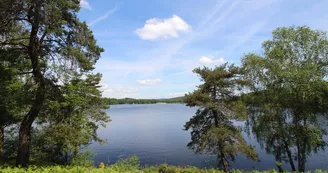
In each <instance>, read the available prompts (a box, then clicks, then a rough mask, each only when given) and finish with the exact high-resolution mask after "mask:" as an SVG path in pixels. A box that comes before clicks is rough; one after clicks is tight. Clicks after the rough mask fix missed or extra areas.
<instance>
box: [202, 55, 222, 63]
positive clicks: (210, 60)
mask: <svg viewBox="0 0 328 173" xmlns="http://www.w3.org/2000/svg"><path fill="white" fill-rule="evenodd" d="M199 62H200V63H201V64H206V65H210V64H215V63H218V64H222V63H225V62H226V61H225V60H224V59H223V58H218V59H214V58H213V57H207V56H202V57H201V58H200V59H199Z"/></svg>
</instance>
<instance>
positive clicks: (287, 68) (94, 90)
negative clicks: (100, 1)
mask: <svg viewBox="0 0 328 173" xmlns="http://www.w3.org/2000/svg"><path fill="white" fill-rule="evenodd" d="M79 10H80V4H79V1H78V0H57V1H53V0H0V16H1V17H0V82H1V83H0V98H1V99H0V166H1V165H4V166H3V167H1V168H0V169H1V170H0V172H2V170H3V172H11V171H13V170H16V169H17V170H16V171H19V170H20V168H15V166H17V167H22V168H28V167H29V168H28V169H26V170H30V169H32V170H31V171H32V172H33V170H37V169H39V168H35V169H34V168H33V166H36V167H42V166H52V165H59V167H60V166H68V167H67V169H70V167H69V166H72V170H73V168H74V169H75V168H76V167H75V166H81V169H85V170H84V171H85V172H86V170H87V168H83V165H86V167H87V166H89V167H94V165H93V164H92V162H91V163H90V159H89V158H90V155H88V153H87V152H82V151H85V150H84V149H85V148H86V147H87V146H88V145H89V144H90V143H91V142H99V143H105V142H106V140H105V139H101V138H100V137H99V136H98V134H97V129H98V128H99V127H105V126H106V124H107V123H108V122H110V121H111V119H110V117H109V116H108V115H107V114H106V113H105V111H104V110H106V109H108V108H109V105H112V104H151V103H182V102H183V103H185V104H186V106H189V107H196V108H197V109H198V110H197V112H196V113H195V115H194V116H193V117H192V118H191V119H190V120H189V121H188V122H186V124H185V125H184V130H186V131H189V132H190V135H191V140H190V142H189V143H188V144H187V146H188V148H190V149H191V150H193V151H194V152H195V153H201V154H210V155H216V156H217V161H218V163H217V169H215V170H213V172H214V171H218V172H219V170H222V171H224V172H230V171H231V169H232V167H231V163H232V162H233V161H234V160H236V159H238V154H240V153H242V154H243V155H245V156H246V157H247V158H248V159H250V160H254V161H259V158H258V154H257V153H256V152H255V151H254V149H253V147H252V146H251V145H250V144H248V143H247V142H246V141H245V139H244V138H243V136H242V130H243V129H241V128H239V127H238V126H235V125H234V124H233V120H240V121H246V122H247V123H246V124H247V127H248V130H251V131H252V132H253V133H255V134H256V138H257V140H258V141H259V142H260V143H261V145H262V146H264V148H265V150H266V152H267V153H269V154H271V155H273V156H274V158H275V160H276V167H277V171H279V172H283V171H284V170H285V169H286V168H283V167H282V163H287V164H288V169H289V170H292V171H299V172H304V171H306V166H305V165H306V164H305V163H306V161H307V160H308V157H309V156H310V155H311V153H312V152H321V151H323V150H324V149H325V147H326V145H327V141H326V140H324V138H323V136H324V135H325V134H326V133H327V132H326V130H325V129H324V128H322V127H321V126H320V123H324V122H326V121H327V118H328V117H327V109H328V99H327V98H328V82H327V77H328V76H327V75H328V37H327V32H326V31H320V30H313V29H311V28H309V27H308V26H291V27H279V28H276V29H275V30H274V31H273V32H272V38H270V39H269V40H266V41H264V42H263V44H262V51H261V52H260V53H254V52H253V53H246V54H245V55H244V56H243V57H241V64H240V65H239V66H237V65H234V64H229V63H224V64H222V65H217V66H216V67H214V68H209V67H205V66H204V67H199V68H195V69H194V70H193V72H194V73H195V74H196V75H198V77H199V78H200V81H201V84H200V85H198V86H197V87H196V88H195V90H194V91H192V92H189V93H187V94H186V95H185V96H184V97H178V98H172V99H132V98H124V99H115V98H104V97H102V91H101V90H100V87H101V85H100V82H101V78H102V75H101V74H100V73H95V72H94V69H95V64H96V63H97V61H98V60H99V59H100V58H101V53H102V52H104V49H103V48H101V47H100V46H98V44H97V41H96V39H95V37H94V35H93V32H92V31H91V30H90V28H89V27H88V25H87V24H86V22H82V21H80V20H79V18H78V17H77V13H78V11H79ZM108 140H110V139H108ZM83 161H84V162H83ZM130 161H131V160H130ZM132 162H136V160H132ZM122 163H124V164H122V165H123V167H124V166H126V165H127V167H129V163H126V162H125V161H122ZM118 164H120V163H118ZM122 165H121V166H122ZM133 165H134V166H135V165H137V168H135V167H133ZM133 165H132V166H131V165H130V166H131V167H133V170H134V168H135V172H138V171H140V172H141V171H142V170H140V169H139V167H138V164H133ZM118 167H119V166H118ZM118 167H115V166H114V167H107V168H108V169H111V170H109V172H111V171H113V170H114V171H115V169H116V168H117V169H118ZM131 167H129V168H131ZM45 169H46V168H45ZM52 169H57V168H55V167H54V168H49V170H50V172H51V170H52ZM58 169H65V168H63V167H60V168H58ZM76 169H80V168H76ZM90 169H95V168H90ZM117 169H116V171H117V172H120V171H118V170H117ZM122 169H123V168H122ZM131 169H132V168H131ZM145 169H146V170H144V171H145V172H147V169H148V171H149V172H174V171H176V172H183V171H184V170H185V172H188V171H189V172H192V171H194V172H201V171H204V172H207V171H208V172H210V170H200V169H198V168H179V167H170V166H167V165H166V166H165V165H164V166H159V167H151V168H145ZM191 169H193V170H191ZM24 170H25V169H24ZM61 171H64V170H61ZM96 171H97V170H94V172H96ZM114 171H113V172H114ZM129 171H130V172H133V171H131V170H130V169H128V168H127V170H124V172H129ZM36 172H37V171H36ZM39 172H40V171H39ZM67 172H70V171H67ZM81 172H82V171H81ZM122 172H123V171H122Z"/></svg>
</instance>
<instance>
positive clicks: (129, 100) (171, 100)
mask: <svg viewBox="0 0 328 173" xmlns="http://www.w3.org/2000/svg"><path fill="white" fill-rule="evenodd" d="M183 98H184V97H174V98H169V99H133V98H123V99H116V98H105V100H106V103H107V104H109V105H116V104H156V103H183Z"/></svg>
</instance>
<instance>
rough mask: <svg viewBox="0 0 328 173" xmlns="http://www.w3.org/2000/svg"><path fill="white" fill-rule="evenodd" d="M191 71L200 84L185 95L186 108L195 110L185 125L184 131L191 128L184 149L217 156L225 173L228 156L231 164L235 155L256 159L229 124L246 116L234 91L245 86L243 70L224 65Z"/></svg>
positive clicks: (244, 108)
mask: <svg viewBox="0 0 328 173" xmlns="http://www.w3.org/2000/svg"><path fill="white" fill-rule="evenodd" d="M193 72H194V73H197V74H198V75H199V76H200V78H201V81H203V84H201V85H200V86H198V89H197V90H195V91H194V92H193V93H189V94H187V95H186V96H185V103H186V104H187V106H190V107H194V106H197V107H199V109H198V110H197V112H196V115H195V116H194V117H192V118H191V119H190V120H189V121H188V122H187V123H186V124H185V130H189V129H191V142H190V143H189V144H188V147H189V148H191V149H193V150H195V151H196V153H209V154H217V155H218V159H219V164H218V166H220V167H221V166H223V168H224V170H225V171H226V172H228V171H229V157H230V159H231V160H232V161H233V160H234V159H235V155H236V154H237V153H238V152H242V153H244V154H245V155H246V156H247V157H248V158H250V159H254V160H256V159H257V154H256V153H255V151H254V150H253V149H252V147H251V146H249V145H248V144H247V143H246V142H245V140H244V139H243V137H242V135H241V131H240V129H239V128H238V127H235V126H234V125H233V123H232V121H231V120H232V119H244V118H246V117H247V111H246V107H245V106H244V105H243V103H242V102H241V101H240V97H239V96H238V93H237V92H236V91H238V90H239V91H240V90H241V89H242V87H243V86H244V85H246V84H247V81H245V80H243V79H242V75H243V71H242V70H241V69H240V68H238V67H235V66H233V65H231V66H228V65H227V64H224V65H221V66H218V67H215V68H214V69H210V68H207V67H204V68H196V69H194V70H193Z"/></svg>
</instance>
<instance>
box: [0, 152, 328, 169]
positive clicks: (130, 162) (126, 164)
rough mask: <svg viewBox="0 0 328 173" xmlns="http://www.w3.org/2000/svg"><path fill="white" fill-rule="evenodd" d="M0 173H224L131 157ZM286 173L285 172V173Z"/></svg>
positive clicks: (33, 167) (34, 167) (31, 167)
mask: <svg viewBox="0 0 328 173" xmlns="http://www.w3.org/2000/svg"><path fill="white" fill-rule="evenodd" d="M102 165H103V164H102ZM244 172H245V173H278V171H276V170H268V171H255V170H254V171H242V170H231V173H244ZM314 172H315V173H328V171H321V170H316V171H314ZM0 173H224V172H223V171H222V170H217V169H213V168H212V169H200V168H197V167H193V166H187V167H176V166H168V165H167V164H162V165H159V166H150V167H145V168H141V167H140V165H139V160H138V157H136V156H133V157H130V158H127V159H121V160H119V161H118V162H116V163H115V164H113V165H109V166H108V165H107V166H106V165H105V166H104V167H103V168H95V167H92V166H78V165H71V166H30V167H29V168H27V169H25V168H17V167H10V166H7V167H5V166H3V167H0ZM286 173H287V172H286Z"/></svg>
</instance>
